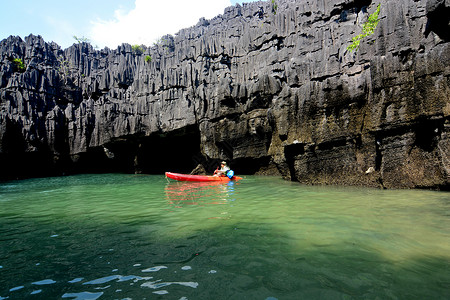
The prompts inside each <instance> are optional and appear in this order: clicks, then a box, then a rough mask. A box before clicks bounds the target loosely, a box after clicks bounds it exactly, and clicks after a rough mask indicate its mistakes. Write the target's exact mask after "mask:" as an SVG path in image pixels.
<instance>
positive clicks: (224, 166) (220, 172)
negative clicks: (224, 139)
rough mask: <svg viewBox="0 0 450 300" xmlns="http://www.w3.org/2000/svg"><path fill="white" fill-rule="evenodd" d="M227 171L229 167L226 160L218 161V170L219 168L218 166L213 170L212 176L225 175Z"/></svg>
mask: <svg viewBox="0 0 450 300" xmlns="http://www.w3.org/2000/svg"><path fill="white" fill-rule="evenodd" d="M228 171H230V168H229V167H228V166H227V162H226V161H222V162H221V163H220V170H219V168H217V169H216V170H215V171H214V176H227V172H228Z"/></svg>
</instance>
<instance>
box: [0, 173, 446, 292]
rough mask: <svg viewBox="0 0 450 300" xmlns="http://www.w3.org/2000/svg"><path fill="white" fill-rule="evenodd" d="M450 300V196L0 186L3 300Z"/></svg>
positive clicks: (100, 182)
mask: <svg viewBox="0 0 450 300" xmlns="http://www.w3.org/2000/svg"><path fill="white" fill-rule="evenodd" d="M61 298H64V299H191V300H192V299H263V300H265V299H271V300H273V299H280V300H281V299H449V298H450V194H449V193H444V192H432V191H417V190H414V191H410V190H400V191H383V190H374V189H360V188H338V187H310V186H302V185H299V184H297V183H291V182H286V181H283V180H281V179H279V178H274V177H256V176H247V177H245V178H244V179H243V180H242V181H241V182H240V183H237V184H234V183H230V184H213V185H211V184H201V183H200V184H198V183H197V184H195V183H178V182H168V181H167V180H166V179H165V178H164V177H163V176H149V175H123V174H106V175H79V176H70V177H60V178H45V179H31V180H24V181H13V182H6V183H1V184H0V299H61Z"/></svg>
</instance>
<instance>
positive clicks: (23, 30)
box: [0, 0, 256, 49]
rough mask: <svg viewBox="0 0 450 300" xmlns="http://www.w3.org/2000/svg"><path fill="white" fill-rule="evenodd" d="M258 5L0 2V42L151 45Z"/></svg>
mask: <svg viewBox="0 0 450 300" xmlns="http://www.w3.org/2000/svg"><path fill="white" fill-rule="evenodd" d="M253 1H256V0H243V1H240V0H157V1H156V0H90V1H88V0H77V1H70V0H69V1H67V0H38V1H37V0H14V1H13V0H0V7H1V11H2V17H1V18H0V40H3V39H4V38H7V37H8V36H10V35H18V36H21V37H22V38H24V37H25V36H28V35H29V34H30V33H33V34H35V35H41V36H42V37H43V38H44V40H45V41H47V42H50V41H54V42H56V43H58V44H59V45H60V46H61V47H63V48H67V47H69V46H70V45H72V44H73V43H74V42H75V39H74V38H73V36H74V35H76V36H78V37H86V38H89V39H90V40H91V42H92V44H93V45H94V46H98V47H100V48H103V47H105V46H108V47H110V48H113V49H114V48H116V47H117V45H119V44H121V43H122V42H127V43H130V44H144V45H148V46H150V45H152V44H153V42H155V41H156V40H157V39H158V38H159V37H161V36H162V35H164V34H168V33H170V34H174V33H175V32H177V31H178V30H180V29H182V28H185V27H189V26H192V25H195V24H196V23H197V21H198V19H199V18H200V17H206V18H212V17H214V16H216V15H218V14H222V13H223V10H224V8H225V7H227V6H230V5H234V4H236V3H240V4H242V2H253Z"/></svg>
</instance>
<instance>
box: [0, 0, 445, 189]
mask: <svg viewBox="0 0 450 300" xmlns="http://www.w3.org/2000/svg"><path fill="white" fill-rule="evenodd" d="M277 3H278V7H277V10H276V14H274V13H273V12H272V6H271V2H270V1H266V2H256V3H251V4H244V5H242V6H240V5H237V6H233V7H229V8H227V9H226V10H225V11H224V14H222V15H219V16H217V17H215V18H213V19H211V20H205V19H202V20H200V21H199V23H198V24H197V25H196V26H193V27H191V28H187V29H182V30H180V31H179V32H178V33H177V34H176V35H175V36H166V37H164V38H163V39H162V41H161V43H159V44H158V45H155V46H154V47H151V48H145V47H144V48H143V50H144V51H143V53H140V52H135V51H133V49H132V47H131V46H130V45H128V44H123V45H121V46H119V47H118V48H117V49H115V50H111V49H108V48H105V49H102V50H95V49H93V47H92V46H91V45H89V44H86V43H80V44H74V45H73V46H71V47H69V48H68V49H65V50H62V49H61V48H60V47H59V46H58V45H56V44H54V43H46V42H44V40H43V38H42V37H40V36H33V35H30V36H28V37H27V38H25V41H23V40H22V39H21V38H19V37H13V36H11V37H9V38H7V39H5V40H3V41H1V42H0V97H1V104H0V163H1V164H2V166H3V167H2V168H1V170H2V171H1V175H0V176H1V177H3V178H13V177H16V176H23V175H28V176H36V175H51V174H60V173H62V172H78V171H79V172H86V171H116V170H120V171H129V172H153V173H155V172H156V173H160V172H161V173H162V170H169V169H170V170H172V171H190V170H192V169H193V168H194V167H196V166H197V165H198V164H201V165H202V166H203V168H204V169H205V170H206V171H207V172H211V171H212V170H214V169H215V168H216V167H217V163H218V161H219V160H222V159H226V160H227V161H229V162H230V163H231V166H232V168H233V169H234V170H235V171H236V172H237V173H261V174H275V173H278V174H281V175H282V176H283V177H285V178H287V179H291V180H297V181H300V182H303V183H309V184H344V185H348V184H350V185H364V186H382V187H387V188H417V187H421V188H442V189H448V188H449V184H450V160H449V157H450V118H449V115H450V84H449V82H450V80H449V76H450V43H449V37H448V32H449V30H445V28H447V29H448V21H449V17H448V16H449V15H450V14H448V13H444V12H448V11H449V9H450V7H449V5H448V1H437V0H434V1H433V0H418V1H407V0H400V1H388V2H386V1H381V2H380V1H356V0H355V1H345V0H333V1H325V2H324V1H309V2H304V1H287V0H279V1H277ZM378 3H381V12H380V22H379V25H378V27H377V29H376V30H375V33H374V35H372V36H370V37H368V38H367V39H366V40H364V41H363V42H362V43H361V47H360V49H359V50H358V51H357V52H356V53H349V52H348V51H347V50H346V47H347V46H348V45H349V44H350V43H351V39H352V37H353V36H354V35H356V34H359V33H360V32H361V30H362V29H361V28H362V25H361V24H362V23H363V22H364V21H365V20H366V19H367V16H368V15H369V13H371V12H372V11H373V10H374V9H375V7H376V6H377V5H378ZM445 26H447V27H445ZM147 55H150V56H151V57H152V59H151V62H147V60H146V56H147ZM14 58H20V59H22V61H23V62H24V64H25V65H26V70H25V71H24V72H20V71H19V70H18V69H17V68H16V66H15V65H14V63H13V59H14ZM367 170H371V171H370V172H367V173H366V171H367Z"/></svg>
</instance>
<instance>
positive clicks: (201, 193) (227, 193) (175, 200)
mask: <svg viewBox="0 0 450 300" xmlns="http://www.w3.org/2000/svg"><path fill="white" fill-rule="evenodd" d="M236 184H238V183H237V182H235V181H228V182H221V181H212V182H189V181H186V182H174V181H171V182H168V183H167V185H166V187H165V192H166V198H167V201H168V202H169V204H170V205H173V206H174V207H176V208H181V207H184V206H185V205H209V204H227V203H228V201H234V200H235V198H234V188H235V185H236Z"/></svg>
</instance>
